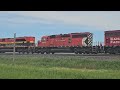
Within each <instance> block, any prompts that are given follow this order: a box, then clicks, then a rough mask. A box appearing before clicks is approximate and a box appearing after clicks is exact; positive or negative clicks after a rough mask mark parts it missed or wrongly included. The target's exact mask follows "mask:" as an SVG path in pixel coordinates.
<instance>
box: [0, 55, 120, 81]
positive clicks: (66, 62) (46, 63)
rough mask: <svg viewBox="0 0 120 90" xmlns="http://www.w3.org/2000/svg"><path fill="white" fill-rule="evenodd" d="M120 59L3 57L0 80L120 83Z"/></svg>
mask: <svg viewBox="0 0 120 90" xmlns="http://www.w3.org/2000/svg"><path fill="white" fill-rule="evenodd" d="M119 59H120V58H119V57H116V58H104V60H103V58H102V59H100V58H99V59H98V58H94V57H89V58H88V57H80V56H65V57H64V56H49V55H43V56H42V55H40V56H37V55H30V56H29V57H28V56H27V55H23V56H16V58H15V62H14V65H13V61H12V56H11V55H8V56H7V55H6V56H5V55H1V56H0V78H1V79H120V60H119Z"/></svg>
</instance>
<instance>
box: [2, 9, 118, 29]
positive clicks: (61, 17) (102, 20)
mask: <svg viewBox="0 0 120 90" xmlns="http://www.w3.org/2000/svg"><path fill="white" fill-rule="evenodd" d="M4 13H7V14H12V15H18V17H16V18H15V17H14V18H9V19H8V21H9V22H13V23H24V24H25V23H44V24H56V23H58V24H65V25H77V26H87V27H94V28H99V29H101V30H112V29H120V12H119V11H116V12H115V11H8V12H4Z"/></svg>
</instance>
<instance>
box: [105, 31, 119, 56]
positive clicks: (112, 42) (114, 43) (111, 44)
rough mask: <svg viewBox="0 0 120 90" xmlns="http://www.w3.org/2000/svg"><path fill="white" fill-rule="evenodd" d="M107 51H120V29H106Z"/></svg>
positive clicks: (112, 52) (114, 52)
mask: <svg viewBox="0 0 120 90" xmlns="http://www.w3.org/2000/svg"><path fill="white" fill-rule="evenodd" d="M104 36H105V38H104V39H105V40H104V41H105V46H104V48H105V53H110V54H116V53H120V30H112V31H105V35H104Z"/></svg>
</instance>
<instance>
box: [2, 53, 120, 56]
mask: <svg viewBox="0 0 120 90" xmlns="http://www.w3.org/2000/svg"><path fill="white" fill-rule="evenodd" d="M0 55H13V53H0ZM15 55H28V56H29V55H39V56H45V55H51V56H120V54H74V53H56V54H37V53H35V54H19V53H16V54H15Z"/></svg>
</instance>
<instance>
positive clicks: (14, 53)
mask: <svg viewBox="0 0 120 90" xmlns="http://www.w3.org/2000/svg"><path fill="white" fill-rule="evenodd" d="M15 42H16V33H14V46H13V63H14V61H15Z"/></svg>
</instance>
